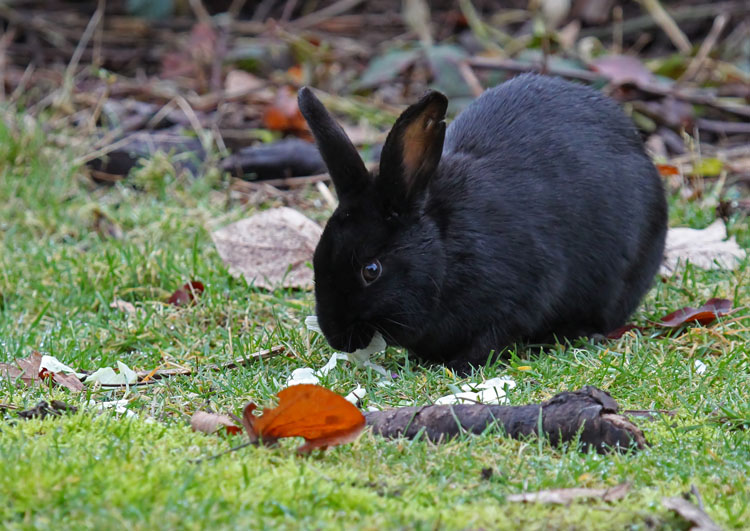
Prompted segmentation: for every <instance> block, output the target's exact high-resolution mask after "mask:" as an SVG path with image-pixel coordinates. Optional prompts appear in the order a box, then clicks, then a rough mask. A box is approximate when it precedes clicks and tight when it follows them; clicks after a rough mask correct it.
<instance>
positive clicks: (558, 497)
mask: <svg viewBox="0 0 750 531" xmlns="http://www.w3.org/2000/svg"><path fill="white" fill-rule="evenodd" d="M628 491H630V483H620V484H619V485H617V486H615V487H612V488H609V489H586V488H581V487H572V488H568V489H551V490H540V491H537V492H522V493H520V494H511V495H510V496H508V498H507V499H508V501H512V502H524V503H554V504H558V505H567V504H569V503H571V502H573V501H575V500H582V499H591V498H599V499H601V500H602V501H606V502H612V501H617V500H621V499H622V498H624V497H625V495H626V494H627V493H628Z"/></svg>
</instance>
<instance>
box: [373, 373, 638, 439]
mask: <svg viewBox="0 0 750 531" xmlns="http://www.w3.org/2000/svg"><path fill="white" fill-rule="evenodd" d="M617 409H618V405H617V402H615V400H614V399H613V398H612V397H611V396H610V395H609V394H608V393H607V392H605V391H602V390H600V389H597V388H596V387H592V386H586V387H584V388H583V389H581V390H579V391H575V392H563V393H560V394H558V395H556V396H554V397H552V398H551V399H550V400H548V401H547V402H543V403H542V404H530V405H527V406H495V405H484V404H462V405H454V406H444V405H440V406H423V407H403V408H397V409H392V410H386V411H373V412H369V413H366V414H365V417H366V419H367V424H368V425H369V426H371V427H372V429H373V431H374V432H375V433H377V434H379V435H382V436H383V437H389V438H396V437H407V438H410V439H411V438H414V437H416V436H417V435H418V434H420V433H424V435H425V436H426V437H427V438H428V439H429V440H432V441H438V440H441V439H446V438H451V437H455V436H456V435H458V434H459V433H462V432H469V433H482V432H484V431H485V430H486V429H488V428H489V427H491V426H493V425H496V426H499V427H501V429H502V430H504V432H505V433H506V434H507V435H508V436H510V437H513V438H514V439H520V438H525V437H528V436H531V435H536V434H537V433H538V432H539V420H540V419H539V416H540V414H541V428H542V432H543V433H544V436H545V437H548V438H549V440H550V441H551V442H552V444H560V443H568V442H572V441H575V440H579V441H580V443H581V445H582V446H583V448H588V447H589V446H593V447H594V448H595V449H596V450H597V451H598V452H600V453H604V452H607V451H610V450H612V449H627V448H636V449H643V448H644V447H645V446H646V444H647V442H646V439H645V437H644V436H643V432H642V431H641V430H640V429H639V428H638V427H637V426H635V425H634V424H633V423H631V422H630V421H629V420H628V419H626V418H625V417H623V416H622V415H618V414H617Z"/></svg>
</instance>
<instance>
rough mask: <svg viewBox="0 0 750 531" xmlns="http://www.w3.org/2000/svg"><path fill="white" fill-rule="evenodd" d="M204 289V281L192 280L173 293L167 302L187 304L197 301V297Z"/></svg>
mask: <svg viewBox="0 0 750 531" xmlns="http://www.w3.org/2000/svg"><path fill="white" fill-rule="evenodd" d="M204 289H205V288H204V286H203V282H201V281H200V280H191V281H190V282H186V283H185V284H183V285H182V287H181V288H180V289H178V290H177V291H175V292H174V293H172V295H171V296H170V297H169V299H167V302H168V303H169V304H174V305H175V306H187V305H189V304H192V303H193V302H195V299H196V297H197V296H198V295H200V294H201V293H203V290H204Z"/></svg>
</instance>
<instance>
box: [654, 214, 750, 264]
mask: <svg viewBox="0 0 750 531" xmlns="http://www.w3.org/2000/svg"><path fill="white" fill-rule="evenodd" d="M745 256H746V252H745V251H744V250H743V249H742V248H741V247H740V246H739V245H738V244H737V241H736V240H735V238H734V236H732V237H731V238H729V239H727V229H726V226H725V225H724V222H723V221H722V220H720V219H718V220H716V221H714V222H713V223H712V224H711V225H709V226H708V227H706V228H705V229H689V228H685V227H678V228H674V229H669V232H667V244H666V247H665V249H664V260H663V261H662V265H661V270H660V273H661V274H662V275H667V276H669V275H671V274H672V273H674V272H675V270H676V269H677V268H678V266H679V265H680V264H682V265H684V264H685V263H686V262H688V261H689V262H690V263H691V264H692V265H694V266H696V267H700V268H701V269H729V270H733V269H736V268H737V265H738V263H739V262H740V261H741V260H743V259H744V258H745Z"/></svg>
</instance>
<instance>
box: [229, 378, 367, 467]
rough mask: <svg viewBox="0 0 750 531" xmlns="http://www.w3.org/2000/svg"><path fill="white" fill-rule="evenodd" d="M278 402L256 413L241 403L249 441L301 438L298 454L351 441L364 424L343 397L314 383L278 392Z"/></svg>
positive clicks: (243, 421) (271, 441)
mask: <svg viewBox="0 0 750 531" xmlns="http://www.w3.org/2000/svg"><path fill="white" fill-rule="evenodd" d="M277 396H278V397H279V405H278V406H276V407H275V408H265V409H264V410H263V414H262V415H261V416H256V415H254V414H253V411H255V409H256V407H257V406H256V405H255V404H253V403H250V404H248V405H247V406H245V409H244V411H243V412H242V424H243V425H244V426H245V430H246V431H247V434H248V436H249V437H250V440H251V441H253V442H254V441H257V440H261V441H262V442H263V444H273V443H275V442H276V441H277V440H278V439H281V438H283V437H304V439H305V444H303V445H302V446H300V447H299V448H298V449H297V451H298V452H299V453H308V452H310V451H311V450H313V449H315V448H327V447H329V446H335V445H338V444H344V443H347V442H351V441H353V440H354V439H356V438H357V436H358V435H359V433H360V432H361V431H362V429H363V428H364V427H365V417H364V415H362V413H361V412H360V411H359V409H357V408H356V407H355V406H354V405H352V404H351V403H349V402H348V401H347V400H346V399H345V398H344V397H342V396H341V395H338V394H336V393H334V392H333V391H329V390H328V389H326V388H325V387H320V386H318V385H309V384H301V385H295V386H292V387H287V388H286V389H284V390H282V391H280V392H279V394H278V395H277Z"/></svg>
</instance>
